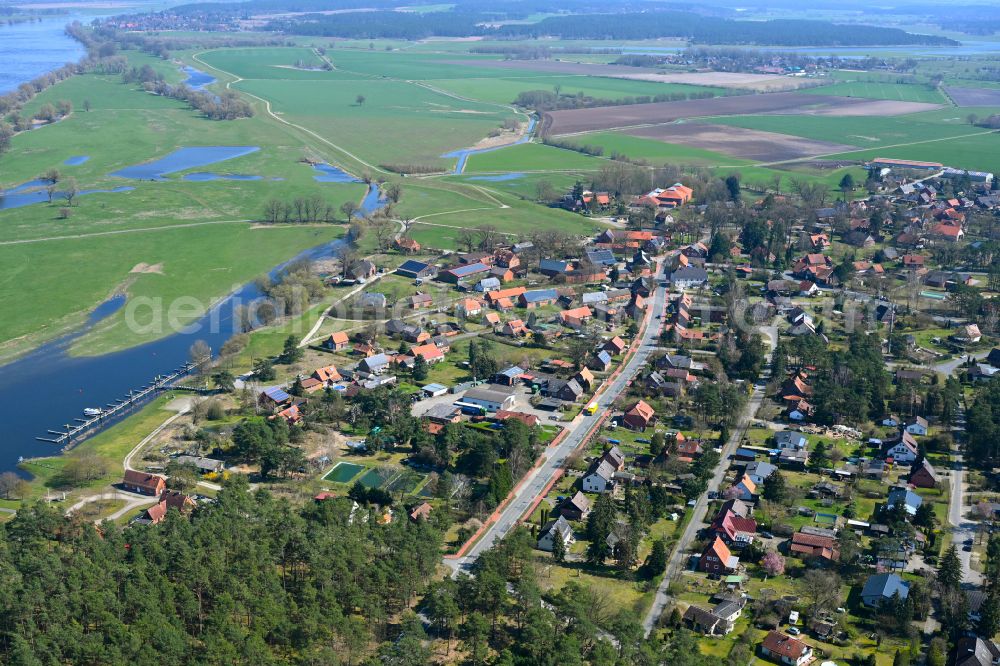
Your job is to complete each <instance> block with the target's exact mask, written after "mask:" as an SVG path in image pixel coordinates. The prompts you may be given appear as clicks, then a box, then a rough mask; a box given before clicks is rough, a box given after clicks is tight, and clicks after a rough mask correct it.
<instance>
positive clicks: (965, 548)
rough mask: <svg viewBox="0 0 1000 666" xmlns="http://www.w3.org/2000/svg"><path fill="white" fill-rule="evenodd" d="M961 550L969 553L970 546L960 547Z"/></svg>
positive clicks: (970, 550)
mask: <svg viewBox="0 0 1000 666" xmlns="http://www.w3.org/2000/svg"><path fill="white" fill-rule="evenodd" d="M962 550H964V551H965V552H966V553H971V552H972V546H962Z"/></svg>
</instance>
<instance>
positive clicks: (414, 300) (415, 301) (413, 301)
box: [406, 293, 434, 310]
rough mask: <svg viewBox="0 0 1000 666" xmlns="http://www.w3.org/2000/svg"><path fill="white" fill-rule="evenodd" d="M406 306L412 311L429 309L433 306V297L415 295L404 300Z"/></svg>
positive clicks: (421, 294)
mask: <svg viewBox="0 0 1000 666" xmlns="http://www.w3.org/2000/svg"><path fill="white" fill-rule="evenodd" d="M406 305H407V306H408V307H409V308H410V309H412V310H419V309H420V308H429V307H431V306H433V305H434V297H433V296H431V295H430V294H423V293H416V294H413V295H412V296H410V297H409V298H407V299H406Z"/></svg>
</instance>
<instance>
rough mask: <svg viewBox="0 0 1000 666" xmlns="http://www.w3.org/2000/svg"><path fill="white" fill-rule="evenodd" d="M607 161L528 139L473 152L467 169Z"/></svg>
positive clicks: (571, 167) (567, 166)
mask: <svg viewBox="0 0 1000 666" xmlns="http://www.w3.org/2000/svg"><path fill="white" fill-rule="evenodd" d="M604 164H605V162H604V161H603V160H600V159H598V158H596V157H590V156H589V155H584V154H582V153H578V152H576V151H573V150H564V149H562V148H555V147H553V146H545V145H542V144H540V143H526V144H522V145H520V146H512V147H510V148H505V149H504V150H495V151H493V152H489V153H481V154H479V155H472V156H471V157H470V158H469V162H468V164H467V165H466V167H465V173H468V174H472V173H494V172H506V171H576V170H584V171H597V170H598V169H600V168H601V167H602V166H604Z"/></svg>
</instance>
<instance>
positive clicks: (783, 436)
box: [774, 430, 809, 450]
mask: <svg viewBox="0 0 1000 666" xmlns="http://www.w3.org/2000/svg"><path fill="white" fill-rule="evenodd" d="M774 444H775V446H776V447H778V448H779V449H798V450H802V449H805V448H806V445H808V444H809V440H808V439H807V438H806V436H805V435H803V434H802V433H800V432H795V431H794V430H782V431H781V432H777V433H775V434H774Z"/></svg>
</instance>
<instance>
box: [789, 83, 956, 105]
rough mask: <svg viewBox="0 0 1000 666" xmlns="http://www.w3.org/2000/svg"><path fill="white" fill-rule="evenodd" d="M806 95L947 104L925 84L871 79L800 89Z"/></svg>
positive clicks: (944, 99) (935, 91) (938, 93)
mask: <svg viewBox="0 0 1000 666" xmlns="http://www.w3.org/2000/svg"><path fill="white" fill-rule="evenodd" d="M801 92H802V93H803V94H808V95H838V96H841V97H864V98H867V99H890V100H894V101H899V102H927V103H929V104H947V103H948V99H947V98H946V97H945V96H944V95H942V94H941V91H939V90H937V89H936V88H931V87H930V86H929V85H925V84H916V83H913V84H907V83H888V82H877V81H875V82H872V81H844V82H839V83H834V84H831V85H828V86H820V87H818V88H807V89H805V90H802V91H801Z"/></svg>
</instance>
